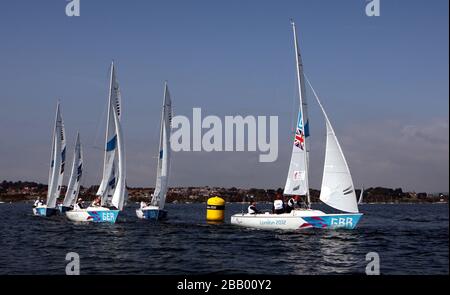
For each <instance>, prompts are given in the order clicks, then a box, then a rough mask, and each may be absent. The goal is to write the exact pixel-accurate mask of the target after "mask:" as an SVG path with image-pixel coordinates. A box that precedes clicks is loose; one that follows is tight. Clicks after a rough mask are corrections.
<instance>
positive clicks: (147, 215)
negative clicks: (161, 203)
mask: <svg viewBox="0 0 450 295" xmlns="http://www.w3.org/2000/svg"><path fill="white" fill-rule="evenodd" d="M136 215H137V217H138V218H140V219H149V220H162V219H166V218H167V211H166V210H161V209H159V207H157V206H148V207H144V208H140V209H137V210H136Z"/></svg>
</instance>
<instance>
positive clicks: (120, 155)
mask: <svg viewBox="0 0 450 295" xmlns="http://www.w3.org/2000/svg"><path fill="white" fill-rule="evenodd" d="M113 117H114V123H115V125H116V136H117V168H118V169H117V183H116V188H115V190H114V194H113V196H112V199H111V204H112V205H113V206H114V207H116V208H117V209H119V210H122V209H123V204H124V200H125V197H126V195H127V188H126V176H125V145H124V142H123V134H122V126H121V124H120V121H119V109H117V108H115V109H114V111H113Z"/></svg>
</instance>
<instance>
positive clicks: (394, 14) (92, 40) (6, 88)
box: [0, 0, 449, 191]
mask: <svg viewBox="0 0 450 295" xmlns="http://www.w3.org/2000/svg"><path fill="white" fill-rule="evenodd" d="M66 3H67V1H64V0H42V1H31V0H28V1H12V0H10V1H3V2H2V9H1V10H0V87H1V91H0V102H1V107H0V135H1V137H0V179H8V180H18V179H21V180H34V181H40V182H46V181H47V179H46V178H47V175H48V173H47V171H48V163H49V157H50V141H51V125H52V124H53V120H54V111H55V104H56V99H57V98H60V99H61V101H62V107H63V116H64V120H65V124H66V131H67V137H68V144H69V150H71V149H72V148H73V142H74V141H75V135H76V131H78V130H79V131H80V132H81V138H82V142H83V143H84V145H85V155H86V174H85V175H86V178H85V181H84V182H85V185H91V184H98V183H99V181H100V177H101V161H102V152H101V150H100V147H101V145H102V141H103V137H104V135H103V134H104V131H103V130H104V124H105V123H104V121H105V106H106V99H107V90H108V89H107V87H108V67H109V63H110V61H111V60H112V59H114V60H116V63H117V70H118V78H119V83H120V85H121V88H122V93H123V105H124V106H123V109H124V114H123V124H124V132H125V136H126V144H127V166H128V170H127V172H128V183H129V184H130V185H131V186H137V185H139V186H153V185H154V181H155V176H156V157H155V155H156V154H157V149H158V132H159V117H160V105H161V101H162V94H163V81H164V80H168V81H169V87H170V89H171V93H172V95H173V103H174V113H175V115H185V116H191V114H192V108H193V107H201V108H202V111H203V113H204V114H205V115H217V116H225V115H267V116H269V115H274V116H279V157H278V160H277V161H276V162H274V163H258V160H257V159H258V155H259V153H254V152H239V153H226V152H222V153H219V152H214V153H206V152H182V153H176V154H174V157H173V165H172V170H171V173H172V175H171V179H170V182H171V184H172V185H174V186H178V185H183V186H185V185H192V186H196V185H211V186H214V185H219V186H237V187H264V188H265V187H271V188H277V187H282V186H284V182H285V177H286V173H287V169H288V165H289V157H290V150H291V146H292V143H291V134H290V131H291V128H292V122H293V120H294V119H293V116H292V113H293V112H292V105H293V100H294V99H295V97H296V85H295V83H296V80H295V79H296V78H295V63H294V54H293V42H292V32H291V27H290V24H289V19H290V18H291V17H292V18H294V19H295V21H296V23H297V27H298V31H299V37H300V47H301V49H302V55H303V59H304V65H305V72H306V74H307V75H308V76H309V78H310V80H311V82H312V83H313V85H314V87H315V88H316V90H317V91H318V93H319V95H320V96H321V98H322V101H323V104H324V105H325V108H326V109H327V111H328V113H329V116H330V119H331V120H332V123H333V125H334V127H335V130H336V133H337V135H338V138H339V139H340V141H341V145H342V146H343V149H344V153H345V154H346V157H347V160H348V162H349V166H350V169H351V171H352V174H353V178H354V182H355V185H356V186H360V185H362V184H364V185H365V186H366V187H367V186H388V187H403V188H404V189H407V190H416V191H422V190H425V191H448V187H449V182H448V177H449V173H448V171H449V157H448V152H449V148H448V146H449V145H448V144H449V139H448V108H449V105H448V102H449V99H448V97H449V87H448V80H449V77H448V72H449V68H448V67H449V60H448V53H449V48H448V33H449V32H448V1H447V0H434V1H425V0H408V1H407V0H396V1H391V0H389V1H387V0H381V1H380V3H381V16H379V17H367V16H366V15H365V4H366V3H367V1H364V0H345V1H334V0H327V1H326V0H319V1H312V0H308V1H306V0H305V1H300V0H295V1H288V0H286V1H256V0H249V1H234V0H228V1H202V0H198V1H196V0H191V1H153V0H152V1H137V0H135V1H125V0H109V1H106V0H89V1H87V0H81V16H80V17H72V18H69V17H67V16H66V15H65V5H66ZM310 116H311V132H312V137H311V140H312V142H311V144H312V149H313V150H312V153H311V162H312V165H311V183H312V186H313V187H315V188H319V187H320V181H321V173H322V163H323V145H324V127H323V119H322V117H320V113H319V111H318V109H317V106H314V105H311V113H310ZM70 161H71V157H69V162H70Z"/></svg>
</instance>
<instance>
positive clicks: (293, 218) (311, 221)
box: [231, 209, 362, 230]
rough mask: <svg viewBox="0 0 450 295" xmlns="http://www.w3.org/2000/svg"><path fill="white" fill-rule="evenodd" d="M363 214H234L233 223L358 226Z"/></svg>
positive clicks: (294, 227)
mask: <svg viewBox="0 0 450 295" xmlns="http://www.w3.org/2000/svg"><path fill="white" fill-rule="evenodd" d="M361 216H362V214H326V213H324V212H322V211H319V210H310V209H309V210H293V211H292V212H291V213H283V214H270V213H267V214H242V213H241V214H234V215H233V216H231V224H234V225H238V226H243V227H250V228H258V229H282V230H298V229H305V228H313V227H315V228H348V229H353V228H355V227H356V224H357V223H358V221H359V219H360V218H361Z"/></svg>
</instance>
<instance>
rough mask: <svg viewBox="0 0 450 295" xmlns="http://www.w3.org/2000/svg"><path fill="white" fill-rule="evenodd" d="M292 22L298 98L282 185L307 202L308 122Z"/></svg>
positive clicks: (289, 192) (285, 190) (299, 58)
mask: <svg viewBox="0 0 450 295" xmlns="http://www.w3.org/2000/svg"><path fill="white" fill-rule="evenodd" d="M291 23H292V29H293V33H294V44H295V58H296V64H297V83H298V93H299V98H300V105H299V112H298V120H297V126H296V130H295V139H294V145H293V147H292V156H291V163H290V165H289V172H288V176H287V179H286V185H285V187H284V194H285V195H306V196H307V201H308V204H309V203H310V200H309V184H308V145H307V142H306V138H307V137H308V136H309V122H308V114H307V104H306V95H305V82H304V76H303V63H302V57H301V55H300V51H299V47H298V41H297V33H296V29H295V23H294V22H291Z"/></svg>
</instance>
